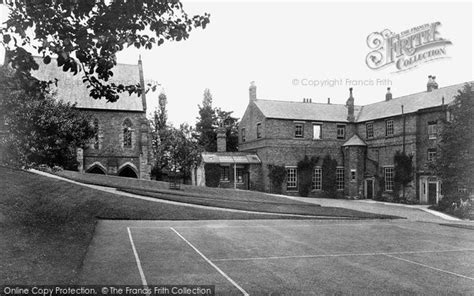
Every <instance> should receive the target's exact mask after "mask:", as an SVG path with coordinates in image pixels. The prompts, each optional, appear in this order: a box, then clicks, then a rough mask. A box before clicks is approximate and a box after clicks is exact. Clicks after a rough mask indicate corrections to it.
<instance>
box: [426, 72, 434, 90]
mask: <svg viewBox="0 0 474 296" xmlns="http://www.w3.org/2000/svg"><path fill="white" fill-rule="evenodd" d="M432 90H433V76H431V75H429V76H428V83H427V84H426V91H428V92H430V91H432Z"/></svg>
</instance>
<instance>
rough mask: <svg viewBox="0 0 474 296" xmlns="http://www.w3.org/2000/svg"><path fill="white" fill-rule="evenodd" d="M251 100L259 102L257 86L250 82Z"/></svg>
mask: <svg viewBox="0 0 474 296" xmlns="http://www.w3.org/2000/svg"><path fill="white" fill-rule="evenodd" d="M249 99H250V102H252V101H256V100H257V86H256V85H255V81H252V82H250V87H249Z"/></svg>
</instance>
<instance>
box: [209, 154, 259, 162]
mask: <svg viewBox="0 0 474 296" xmlns="http://www.w3.org/2000/svg"><path fill="white" fill-rule="evenodd" d="M201 156H202V161H203V162H204V163H220V164H230V163H236V164H250V163H261V161H260V158H258V156H257V154H255V153H245V152H203V153H202V154H201Z"/></svg>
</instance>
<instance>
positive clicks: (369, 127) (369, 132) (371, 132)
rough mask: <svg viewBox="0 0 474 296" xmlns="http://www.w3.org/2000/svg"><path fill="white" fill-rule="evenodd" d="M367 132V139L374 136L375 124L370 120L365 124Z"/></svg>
mask: <svg viewBox="0 0 474 296" xmlns="http://www.w3.org/2000/svg"><path fill="white" fill-rule="evenodd" d="M365 133H366V137H367V139H371V138H373V137H374V124H373V123H372V122H369V123H367V124H366V125H365Z"/></svg>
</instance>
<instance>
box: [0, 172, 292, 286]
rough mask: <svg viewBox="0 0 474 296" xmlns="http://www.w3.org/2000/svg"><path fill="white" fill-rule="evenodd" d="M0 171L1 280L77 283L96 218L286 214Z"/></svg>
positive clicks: (221, 217) (32, 282)
mask: <svg viewBox="0 0 474 296" xmlns="http://www.w3.org/2000/svg"><path fill="white" fill-rule="evenodd" d="M0 176H1V181H0V250H1V252H0V285H2V284H73V283H75V279H76V277H77V274H78V272H79V270H80V268H81V264H82V261H83V258H84V255H85V254H86V252H87V248H88V246H89V243H90V240H91V238H92V236H93V233H94V228H95V224H96V221H97V217H101V218H104V219H137V220H142V219H152V220H198V219H199V220H204V219H205V220H212V219H262V218H263V219H270V218H280V219H282V218H283V219H284V218H285V217H282V216H278V215H275V216H272V215H265V216H262V215H258V214H244V213H232V212H225V211H215V210H205V209H197V208H191V207H181V206H175V205H168V204H162V203H155V202H148V201H143V200H138V199H132V198H126V197H123V196H119V195H115V194H109V193H105V192H101V191H97V190H94V189H90V188H86V187H84V186H80V185H75V184H71V183H68V182H64V181H60V180H54V179H51V178H47V177H43V176H39V175H36V174H33V173H29V172H25V171H19V170H12V169H8V168H5V167H0Z"/></svg>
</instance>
